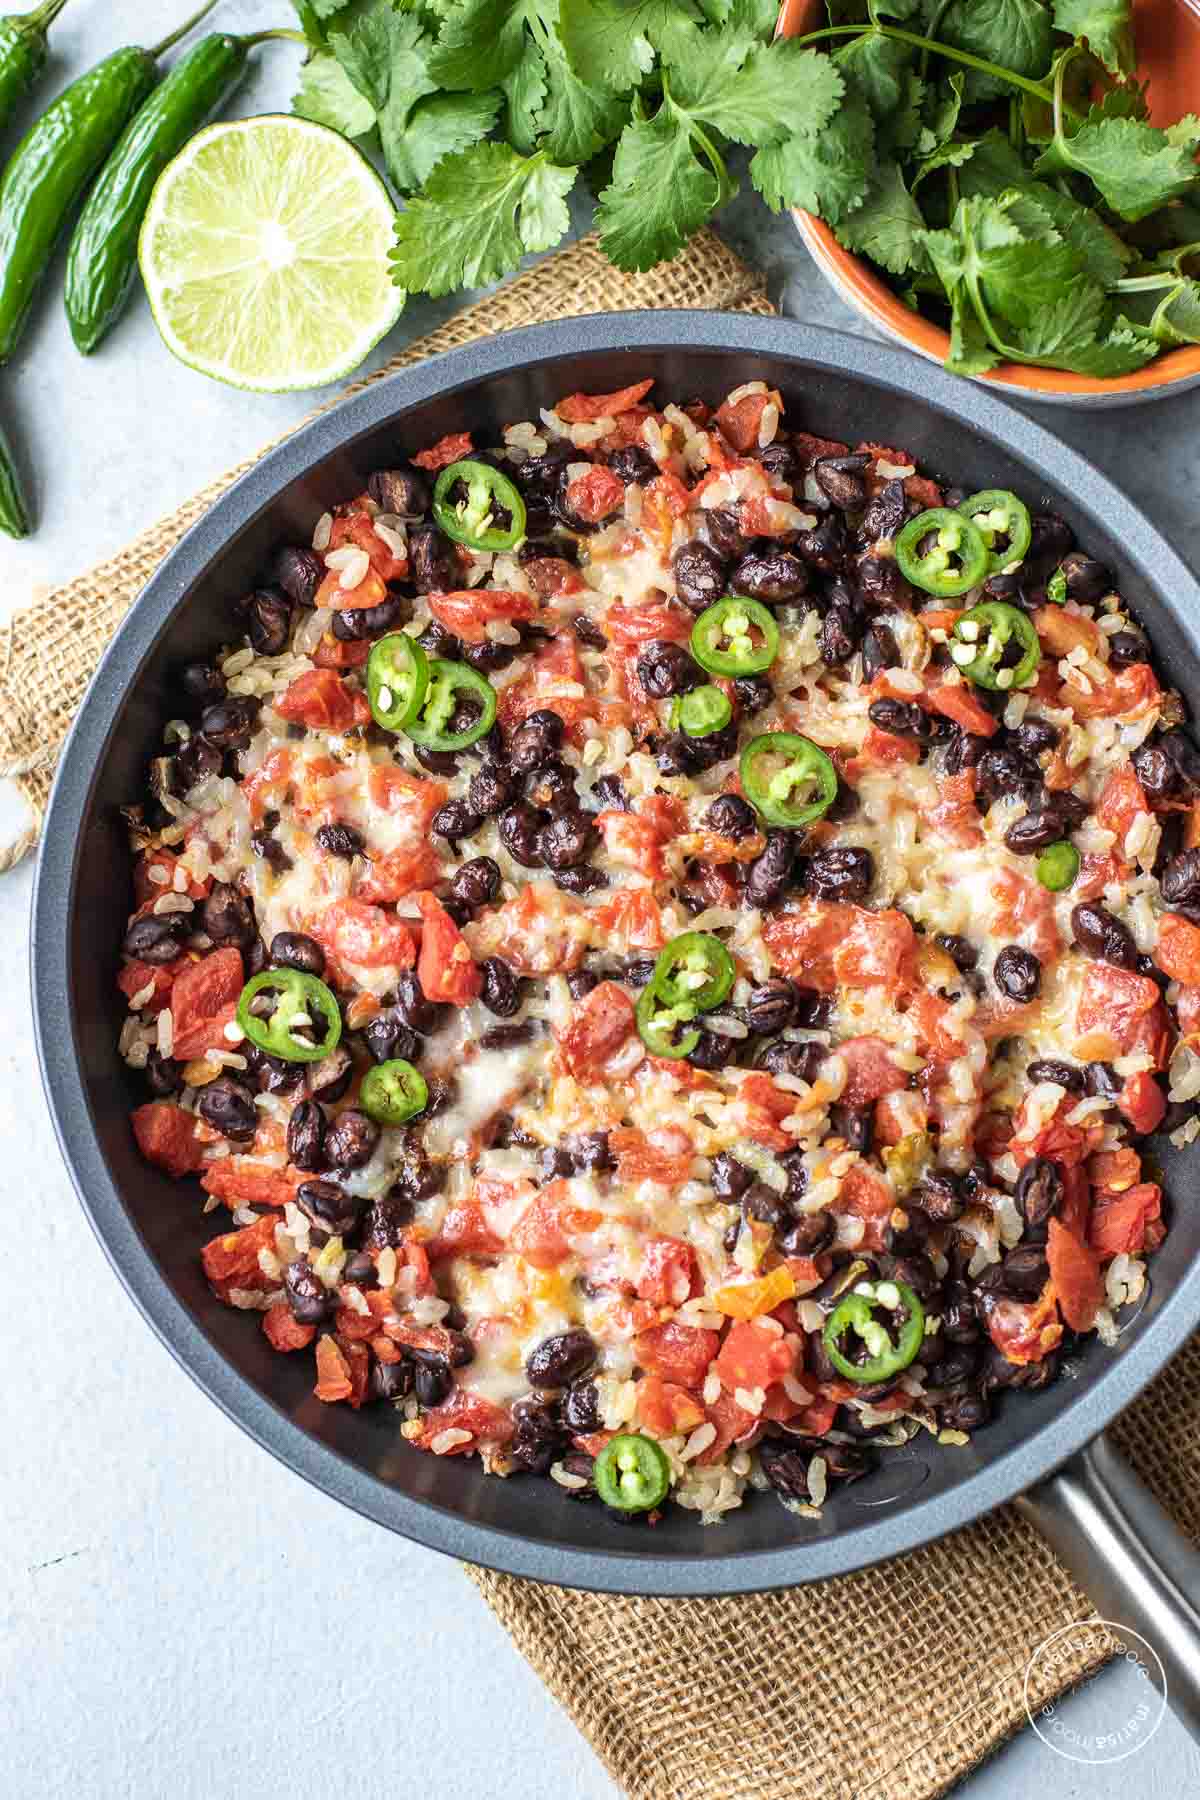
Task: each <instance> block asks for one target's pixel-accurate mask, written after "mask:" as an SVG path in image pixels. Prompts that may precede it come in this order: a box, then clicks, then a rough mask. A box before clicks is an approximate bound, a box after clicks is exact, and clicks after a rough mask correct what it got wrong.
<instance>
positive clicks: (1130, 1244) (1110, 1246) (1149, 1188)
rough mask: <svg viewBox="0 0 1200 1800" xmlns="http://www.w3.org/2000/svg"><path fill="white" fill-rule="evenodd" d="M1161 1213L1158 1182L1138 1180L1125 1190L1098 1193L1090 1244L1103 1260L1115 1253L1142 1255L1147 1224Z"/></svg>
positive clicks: (1117, 1254) (1090, 1227)
mask: <svg viewBox="0 0 1200 1800" xmlns="http://www.w3.org/2000/svg"><path fill="white" fill-rule="evenodd" d="M1161 1217H1162V1189H1161V1188H1160V1187H1159V1186H1158V1185H1157V1183H1156V1182H1153V1181H1143V1182H1139V1183H1138V1184H1137V1185H1136V1186H1134V1187H1130V1188H1126V1189H1125V1190H1124V1192H1123V1193H1105V1192H1101V1193H1098V1194H1097V1195H1096V1204H1095V1206H1094V1208H1093V1209H1092V1217H1091V1222H1090V1226H1089V1229H1088V1238H1087V1241H1088V1246H1089V1248H1090V1249H1092V1250H1093V1251H1094V1252H1095V1253H1096V1255H1097V1256H1098V1257H1099V1258H1100V1260H1101V1261H1102V1262H1108V1261H1109V1260H1110V1259H1111V1258H1112V1257H1114V1256H1121V1255H1125V1256H1140V1255H1141V1253H1142V1251H1143V1250H1144V1249H1145V1248H1146V1231H1147V1227H1148V1226H1150V1225H1152V1224H1154V1223H1155V1222H1156V1221H1157V1220H1158V1219H1160V1218H1161Z"/></svg>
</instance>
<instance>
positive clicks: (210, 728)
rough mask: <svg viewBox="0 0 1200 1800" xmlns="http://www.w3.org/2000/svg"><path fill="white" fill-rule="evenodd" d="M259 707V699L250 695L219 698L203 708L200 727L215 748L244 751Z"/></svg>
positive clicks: (260, 703) (260, 705) (260, 704)
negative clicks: (215, 702)
mask: <svg viewBox="0 0 1200 1800" xmlns="http://www.w3.org/2000/svg"><path fill="white" fill-rule="evenodd" d="M261 708H262V701H261V700H257V699H255V698H254V697H253V696H252V695H250V694H241V695H238V696H237V697H236V698H234V699H226V700H218V701H217V704H216V705H215V706H209V707H206V708H205V710H204V712H203V714H202V715H201V718H200V729H201V731H202V732H203V734H204V736H205V737H206V738H207V739H208V741H209V743H210V744H214V745H215V746H216V748H217V749H218V750H244V749H245V748H246V745H247V744H248V743H249V742H250V734H251V732H252V731H253V730H254V725H255V721H256V720H257V718H258V715H259V712H260V710H261Z"/></svg>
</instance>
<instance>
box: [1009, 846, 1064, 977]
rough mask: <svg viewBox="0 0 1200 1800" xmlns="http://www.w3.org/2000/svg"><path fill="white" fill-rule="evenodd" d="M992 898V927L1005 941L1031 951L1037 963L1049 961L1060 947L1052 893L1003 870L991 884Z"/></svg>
mask: <svg viewBox="0 0 1200 1800" xmlns="http://www.w3.org/2000/svg"><path fill="white" fill-rule="evenodd" d="M992 898H993V900H994V901H995V912H994V914H993V920H992V924H993V929H994V930H995V931H996V932H997V933H998V934H999V935H1000V936H1001V937H1002V938H1004V940H1005V941H1006V942H1007V943H1016V944H1020V945H1021V946H1022V948H1023V949H1025V950H1032V951H1033V953H1034V955H1035V956H1036V957H1037V959H1038V961H1039V962H1041V963H1048V962H1052V961H1053V960H1054V958H1055V957H1056V956H1057V955H1058V950H1059V938H1058V925H1057V923H1056V921H1055V916H1054V895H1053V894H1052V893H1050V892H1049V891H1048V890H1047V889H1046V888H1044V887H1043V886H1042V884H1041V882H1040V881H1037V880H1034V879H1032V878H1030V877H1028V876H1025V875H1018V874H1017V873H1016V871H1015V870H1013V869H1005V870H1004V871H1003V872H1002V873H1001V874H1000V875H998V876H997V878H996V880H995V881H994V882H993V883H992Z"/></svg>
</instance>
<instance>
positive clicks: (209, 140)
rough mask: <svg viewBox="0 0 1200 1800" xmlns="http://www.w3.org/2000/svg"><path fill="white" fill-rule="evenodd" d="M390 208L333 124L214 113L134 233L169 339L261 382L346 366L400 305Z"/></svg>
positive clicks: (190, 358)
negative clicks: (218, 119) (225, 118)
mask: <svg viewBox="0 0 1200 1800" xmlns="http://www.w3.org/2000/svg"><path fill="white" fill-rule="evenodd" d="M395 219H396V209H395V207H394V206H393V205H392V202H391V199H390V197H389V195H388V192H387V189H386V188H385V187H384V185H383V182H382V181H381V180H380V178H379V176H378V175H377V174H376V173H375V171H374V169H373V168H372V167H371V165H370V163H369V162H368V161H367V160H366V158H365V157H364V156H363V155H361V153H360V152H359V151H358V150H356V149H355V148H354V145H353V144H350V143H347V141H346V139H345V138H343V137H339V136H338V134H337V132H336V131H330V130H329V129H328V127H327V126H324V125H314V124H312V123H311V121H309V120H308V119H296V118H290V117H287V116H286V115H283V114H275V113H266V114H263V115H262V116H261V117H259V118H256V119H236V120H233V121H232V122H231V123H229V124H219V125H210V126H209V127H208V129H207V130H205V131H201V132H199V133H197V135H196V136H195V137H194V138H193V139H192V140H191V142H190V143H189V144H188V145H187V146H186V148H185V149H184V150H182V151H181V152H180V154H179V155H178V156H177V157H176V158H175V160H174V162H173V163H171V164H169V165H168V167H167V168H166V169H164V170H163V172H162V174H161V175H160V177H159V179H158V182H157V185H156V186H155V189H154V193H153V194H152V196H151V199H150V206H149V210H148V211H147V213H146V218H145V222H144V223H143V225H142V234H141V241H140V243H139V246H138V257H139V261H140V263H141V267H142V279H143V281H144V282H145V284H146V292H147V294H148V295H149V297H150V306H151V309H152V310H153V313H154V319H155V323H156V324H157V326H158V329H159V331H160V332H161V333H162V336H163V339H164V340H165V342H166V344H167V347H168V349H170V350H172V351H173V352H174V353H175V355H176V356H178V357H179V358H180V360H181V361H183V362H185V363H188V364H189V365H190V366H191V367H192V368H193V369H198V370H200V372H201V373H202V374H204V375H213V376H215V377H216V379H217V380H218V381H228V382H230V383H231V384H232V385H233V386H234V387H243V388H254V389H256V390H257V391H259V392H260V393H281V392H283V391H284V390H285V389H288V388H310V387H321V386H323V385H324V384H325V383H326V382H330V381H337V380H339V379H340V378H341V377H342V376H344V375H348V374H349V373H350V371H351V370H352V369H356V368H357V367H358V365H359V363H361V362H362V360H363V358H364V357H365V356H366V355H367V353H368V351H370V350H372V349H373V348H374V346H375V345H376V344H377V343H378V342H379V340H380V338H381V337H383V336H384V334H385V333H386V332H388V331H390V330H391V328H392V326H393V325H394V324H395V323H396V320H397V318H398V317H399V315H400V313H401V311H402V309H403V306H404V300H405V295H404V293H403V291H402V290H401V289H399V288H396V287H394V286H393V285H392V282H391V281H390V279H389V273H388V250H389V249H390V248H391V243H392V233H393V227H394V225H395Z"/></svg>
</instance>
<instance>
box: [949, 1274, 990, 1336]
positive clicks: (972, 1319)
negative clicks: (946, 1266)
mask: <svg viewBox="0 0 1200 1800" xmlns="http://www.w3.org/2000/svg"><path fill="white" fill-rule="evenodd" d="M943 1293H944V1298H943V1301H942V1313H941V1319H942V1331H943V1333H944V1334H945V1336H946V1338H947V1340H948V1341H949V1342H950V1343H951V1344H977V1343H978V1342H979V1341H980V1339H981V1338H982V1336H983V1327H982V1326H981V1325H980V1323H979V1319H978V1316H977V1314H976V1311H975V1303H974V1300H973V1299H972V1296H971V1290H970V1288H969V1287H968V1286H967V1284H966V1282H965V1281H962V1280H959V1279H957V1278H951V1279H948V1280H947V1281H946V1283H945V1284H944V1288H943Z"/></svg>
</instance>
